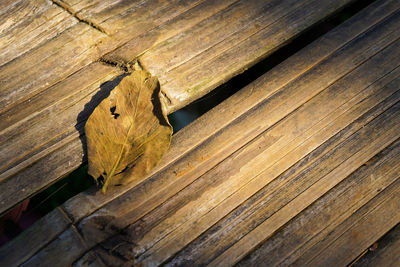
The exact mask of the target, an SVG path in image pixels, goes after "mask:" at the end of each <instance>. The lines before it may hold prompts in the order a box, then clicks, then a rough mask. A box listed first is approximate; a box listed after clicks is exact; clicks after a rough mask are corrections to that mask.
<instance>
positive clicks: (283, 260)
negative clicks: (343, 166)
mask: <svg viewBox="0 0 400 267" xmlns="http://www.w3.org/2000/svg"><path fill="white" fill-rule="evenodd" d="M399 151H400V150H399V141H397V142H396V143H395V144H393V145H391V146H389V147H388V148H387V149H385V150H384V151H383V152H381V153H379V154H378V155H377V156H375V157H374V158H373V159H372V160H371V162H369V163H368V165H364V166H362V167H361V168H360V169H359V170H357V171H356V172H355V173H353V174H352V175H350V176H349V177H348V178H346V180H344V181H343V182H342V183H340V184H339V185H338V186H336V187H335V188H334V189H332V190H331V191H330V192H329V193H328V194H326V195H324V196H323V197H322V198H321V199H319V200H317V201H316V202H315V203H314V204H312V205H310V206H309V207H308V208H307V209H306V210H305V211H304V212H302V213H300V214H299V215H298V216H297V217H296V218H294V219H293V220H292V221H290V222H289V223H288V224H287V225H285V226H284V227H283V228H282V229H280V230H279V231H278V232H277V233H275V234H274V235H273V236H272V237H271V238H269V239H267V240H266V241H265V243H264V244H262V245H261V246H260V247H259V248H258V249H257V250H255V251H254V252H252V253H251V254H250V255H249V256H248V257H247V258H245V259H244V260H243V261H241V262H240V264H239V266H248V265H255V264H260V263H263V264H270V265H278V264H281V265H289V264H294V265H295V266H302V264H305V261H306V260H310V259H312V256H313V255H317V254H318V253H319V252H320V251H321V250H320V249H318V250H317V251H315V250H313V248H312V246H313V245H315V244H318V242H321V240H324V238H327V237H329V236H330V235H331V234H332V231H334V230H333V229H335V228H336V227H337V226H338V225H340V224H341V223H343V222H344V221H346V220H351V219H349V217H354V218H357V217H359V211H357V214H354V212H355V211H356V210H358V209H360V207H362V208H361V209H364V207H363V206H364V205H370V204H369V202H375V200H376V196H377V195H380V194H383V195H385V194H386V191H387V190H386V188H388V187H389V188H390V187H392V185H391V184H393V183H396V180H397V181H398V180H399V170H398V167H395V168H394V169H393V166H398V165H399V164H398V161H399V157H398V153H399ZM388 169H392V170H391V171H388ZM397 183H398V182H397ZM383 190H386V191H384V192H382V191H383ZM389 191H390V190H389ZM389 195H390V194H389ZM386 196H387V195H386ZM378 198H379V197H378ZM288 236H290V238H288ZM329 239H330V237H329ZM331 240H333V239H331ZM304 252H306V254H303V253H304ZM327 253H331V254H335V253H336V252H335V251H331V250H327ZM298 257H300V260H299V261H297V262H293V261H294V260H296V259H297V258H298ZM348 263H350V262H347V263H345V264H348Z"/></svg>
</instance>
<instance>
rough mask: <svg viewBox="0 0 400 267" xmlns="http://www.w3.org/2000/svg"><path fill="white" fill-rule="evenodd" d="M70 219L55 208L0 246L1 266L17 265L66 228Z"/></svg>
mask: <svg viewBox="0 0 400 267" xmlns="http://www.w3.org/2000/svg"><path fill="white" fill-rule="evenodd" d="M70 223H71V222H70V220H69V219H68V218H67V217H66V216H65V215H64V213H63V212H60V210H59V209H55V210H54V211H52V212H50V213H49V214H48V215H47V216H45V217H43V218H41V219H40V220H39V221H38V222H37V223H35V224H34V225H33V226H32V227H30V228H28V229H27V230H26V231H24V235H23V236H18V237H17V238H16V239H14V240H12V241H10V242H9V243H7V244H5V245H4V246H2V247H1V248H0V259H1V260H0V262H1V265H2V266H18V265H19V264H21V263H23V262H24V261H26V260H28V259H29V258H30V257H32V256H33V255H34V254H35V253H36V252H38V251H39V250H40V249H41V248H43V247H44V246H45V245H47V244H48V243H49V242H50V241H52V240H53V239H54V238H56V237H57V236H58V235H60V234H61V233H62V232H63V231H64V230H66V229H67V227H68V225H69V224H70Z"/></svg>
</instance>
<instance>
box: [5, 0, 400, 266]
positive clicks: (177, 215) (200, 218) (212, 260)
mask: <svg viewBox="0 0 400 267" xmlns="http://www.w3.org/2000/svg"><path fill="white" fill-rule="evenodd" d="M147 2H149V3H150V2H151V1H144V2H143V3H147ZM93 3H94V6H98V7H99V8H100V6H101V4H100V2H93ZM119 3H120V4H121V6H119V5H116V6H115V8H116V10H119V12H121V10H120V9H119V8H125V6H124V4H126V5H127V6H129V3H128V2H124V1H122V2H119ZM141 3H142V2H141ZM202 3H203V5H205V2H202ZM223 3H224V4H227V7H226V8H223V7H222V6H221V12H218V13H216V14H215V15H213V16H210V17H205V18H204V20H202V21H200V22H198V23H197V24H196V25H202V26H201V27H205V28H204V29H212V27H211V26H207V25H209V24H208V23H211V22H212V21H213V20H214V19H215V18H213V17H214V16H227V17H229V18H230V20H233V18H235V16H236V15H237V14H240V12H239V13H237V14H236V13H235V8H234V7H236V6H237V7H238V8H239V7H240V8H243V10H246V8H247V7H245V6H241V3H242V2H240V1H238V2H235V3H232V4H228V3H227V2H223ZM251 3H253V2H251ZM266 3H267V2H266ZM268 3H273V1H270V2H268ZM282 3H286V4H288V2H285V1H284V2H282ZM337 3H338V5H339V6H342V5H344V2H340V3H339V2H337ZM68 4H69V5H71V6H74V7H75V8H77V6H79V5H80V4H82V7H81V8H82V9H85V8H86V9H87V12H89V11H90V8H89V7H88V6H86V1H82V2H80V1H72V0H71V1H70V2H69V3H68ZM224 4H221V5H224ZM253 4H254V5H258V4H261V5H262V3H256V2H254V3H253ZM296 4H298V6H296V9H293V10H291V9H290V8H289V6H288V8H287V9H285V10H284V11H282V12H288V13H285V14H286V15H284V16H283V17H284V18H285V19H287V20H288V21H291V25H292V23H293V25H303V26H304V25H307V23H308V22H305V21H306V20H307V19H306V18H304V19H300V13H299V11H298V10H302V9H301V8H305V9H304V10H306V7H308V8H311V7H313V8H312V10H318V7H317V2H316V1H312V0H310V1H304V2H298V3H297V2H296ZM320 4H321V9H320V10H319V11H318V12H325V11H326V10H335V9H337V8H339V6H331V5H332V3H331V2H329V3H328V1H327V2H320ZM201 5H202V4H199V5H196V7H197V8H199V7H200V6H201ZM129 7H131V8H132V9H135V8H140V5H139V6H138V7H133V6H129ZM274 8H277V9H276V12H277V14H280V13H279V12H281V11H279V7H278V6H274ZM267 9H268V8H267ZM398 9H399V3H398V2H397V1H376V2H374V3H373V4H372V5H371V6H370V7H368V8H367V9H365V10H363V11H362V12H360V13H359V14H357V15H356V16H354V17H353V18H351V19H350V20H348V21H346V22H345V23H344V24H342V25H340V26H339V27H337V28H335V29H334V30H333V31H331V32H329V33H328V34H326V35H324V36H323V37H321V38H319V39H318V40H317V41H315V42H314V43H312V44H311V45H309V46H308V47H306V48H304V49H302V50H301V51H299V52H298V53H297V54H296V55H294V56H292V57H291V58H289V59H288V60H286V61H285V62H283V63H282V64H280V65H279V66H277V67H276V68H274V69H273V70H271V71H270V72H268V73H266V74H265V75H263V76H262V77H260V78H259V79H257V80H256V81H255V82H253V83H251V84H250V85H248V86H246V87H245V88H243V89H242V90H240V91H239V92H238V93H237V94H235V95H234V96H232V97H231V98H229V99H227V100H226V101H224V102H223V103H222V104H220V105H219V106H217V107H216V108H214V109H213V110H211V111H210V112H208V113H207V114H205V115H204V116H202V117H201V118H199V119H198V120H196V121H195V122H194V123H192V124H191V125H189V126H188V127H186V128H185V129H183V130H182V131H181V132H179V133H178V134H177V135H176V136H174V137H173V140H172V145H171V150H170V151H169V152H168V153H167V156H166V157H165V158H164V159H163V160H162V162H161V164H160V165H159V166H158V167H157V168H156V169H155V170H153V171H152V173H151V174H150V175H148V176H147V177H145V178H144V179H142V180H140V181H136V182H135V183H133V184H132V185H131V186H130V187H127V188H123V189H120V190H118V189H117V190H114V191H113V190H111V192H110V193H111V194H110V195H107V196H103V195H100V194H95V193H94V192H93V191H90V190H89V191H87V192H84V193H82V194H80V195H78V196H77V197H75V198H73V199H71V200H69V201H68V202H67V203H65V204H64V205H63V206H62V209H63V211H65V213H66V214H67V215H68V217H69V218H71V220H72V222H71V223H72V225H70V224H68V226H67V228H66V230H65V231H64V232H63V233H61V234H59V235H58V237H57V238H56V239H53V240H47V241H46V242H45V244H43V243H41V248H40V249H38V250H37V251H35V254H34V255H32V256H31V257H30V258H29V259H27V261H26V262H25V263H26V264H27V265H30V264H35V263H38V262H40V261H42V260H45V261H46V263H48V264H52V263H54V262H55V260H56V258H57V257H56V255H59V254H61V253H66V252H65V247H66V246H70V245H73V246H74V249H73V250H72V251H71V252H70V253H67V256H66V257H65V259H63V262H61V264H65V265H70V264H74V266H86V265H92V266H101V265H106V266H109V265H119V264H128V265H129V264H133V263H134V264H142V265H145V266H147V265H152V266H158V265H163V264H166V265H169V266H172V265H174V266H175V265H207V264H209V265H232V264H235V263H238V264H239V265H249V264H264V263H269V264H271V265H274V264H283V265H286V264H292V263H294V264H299V265H304V264H306V263H315V264H317V265H318V264H327V263H332V262H339V263H340V264H341V265H346V264H348V263H350V262H352V261H353V260H354V259H355V258H356V257H357V256H358V255H359V254H360V253H362V252H363V251H364V250H365V249H366V248H368V247H369V246H370V245H371V243H373V242H374V241H375V240H376V239H378V238H379V237H380V236H381V235H383V234H384V233H386V232H387V231H388V230H389V229H390V228H392V227H393V226H394V225H396V224H397V223H398V222H399V221H400V218H399V217H398V216H397V215H390V214H394V211H395V210H396V209H398V203H399V201H398V194H397V192H398V188H399V181H400V180H399V179H400V176H399V171H400V169H399V167H398V166H400V164H399V159H400V157H399V153H400V149H399V148H400V143H399V142H400V141H399V140H400V139H399V138H400V91H399V86H400V65H399V62H400V60H399V59H400V41H399V37H400V30H399V27H398V25H399V23H400V20H399V11H398ZM272 10H273V9H272ZM323 10H325V11H323ZM85 12H86V11H85ZM157 12H158V11H156V13H157ZM242 12H243V11H242ZM252 12H254V13H251V14H253V15H255V14H258V13H257V12H258V11H257V10H254V11H252ZM318 12H317V13H318ZM329 12H330V11H329ZM189 13H190V12H189ZM317 13H315V16H316V17H318V14H317ZM82 14H83V13H82ZM93 14H95V13H93ZM105 14H106V13H104V14H101V12H100V13H98V14H95V15H94V16H93V17H91V19H93V21H95V23H100V24H101V23H103V21H101V20H103V18H102V17H101V16H103V15H105ZM235 14H236V15H235ZM263 14H264V13H262V14H259V15H260V16H258V18H259V19H262V18H263ZM271 14H272V13H271ZM121 16H123V15H121ZM313 16H314V15H312V14H310V17H313ZM278 17H279V18H276V19H277V20H276V21H280V20H279V19H280V16H278ZM316 17H314V18H316ZM107 19H109V18H105V21H107ZM111 19H113V18H111ZM240 19H243V20H239V21H238V22H237V24H234V25H236V26H234V27H233V29H236V30H235V31H237V32H238V34H239V35H238V38H239V36H240V34H242V33H244V32H246V29H251V25H252V20H251V18H250V16H249V17H246V16H243V18H242V17H240ZM247 20H248V21H247ZM266 21H268V19H266ZM174 23H175V22H174ZM302 23H305V24H302ZM101 25H102V26H104V28H105V29H106V30H107V29H108V28H107V27H106V26H105V25H106V24H101ZM169 25H173V23H172V24H169ZM176 25H178V24H176ZM196 25H194V26H193V27H192V28H193V31H194V32H196V29H197V28H196V27H200V26H196ZM269 25H270V26H271V25H274V22H271V24H269ZM247 26H249V28H246V27H247ZM270 26H268V27H270ZM201 27H200V28H201ZM207 27H209V28H207ZM235 27H236V28H235ZM268 27H266V28H265V27H262V29H260V31H252V30H251V31H250V30H249V32H252V33H253V34H252V35H251V36H252V37H251V38H253V36H258V37H257V38H261V39H254V40H262V36H269V35H268V34H266V35H263V34H261V32H263V29H267V28H268ZM271 27H272V26H271ZM305 27H307V26H305ZM109 29H111V28H109ZM171 29H174V28H173V26H171ZM268 29H269V30H267V31H266V32H268V31H270V30H271V28H268ZM215 30H216V31H218V26H216V27H215ZM276 30H277V31H278V32H280V31H282V27H281V28H280V29H278V28H277V29H276ZM155 31H157V27H156V28H155ZM183 31H185V32H186V31H188V34H190V31H189V30H186V29H185V30H183ZM289 32H290V30H289ZM294 32H295V31H293V32H292V33H291V34H294V35H295V33H294ZM198 33H199V34H197V35H192V36H193V38H194V37H198V38H199V40H202V39H201V38H204V40H205V42H204V44H203V43H202V44H199V46H198V48H196V47H194V48H193V49H194V50H193V51H192V52H193V54H191V53H192V52H191V53H187V54H186V53H182V55H181V56H182V60H180V61H179V60H178V61H173V60H169V61H168V62H167V61H166V62H165V63H163V64H165V68H167V69H170V71H174V70H175V69H178V68H179V67H180V66H181V65H182V66H183V65H184V64H186V62H190V61H192V60H196V58H197V57H198V56H199V57H200V58H201V57H202V56H203V55H204V58H205V59H206V58H207V53H208V51H210V49H214V47H218V44H219V43H220V42H224V40H225V39H222V40H219V41H217V43H214V41H213V40H208V38H209V37H207V36H209V35H207V33H206V32H204V35H201V34H200V32H198ZM258 33H260V35H258ZM232 34H233V35H231V36H234V35H235V33H232ZM211 35H212V34H211ZM278 36H279V34H278ZM242 37H245V36H242ZM242 37H240V38H242ZM168 38H169V37H168ZM180 38H182V40H185V38H186V37H185V35H182V36H180V35H178V38H177V40H178V39H180ZM217 38H219V37H217ZM251 38H250V39H251ZM172 39H173V38H172ZM172 39H171V40H170V41H171V42H170V43H169V42H168V41H165V42H164V41H162V42H160V43H158V44H155V46H153V47H151V48H150V49H148V50H146V49H145V51H144V53H143V54H142V58H143V59H144V58H145V57H146V56H147V55H148V59H149V61H147V63H145V64H144V65H145V66H146V64H148V62H150V61H151V60H150V59H151V57H152V56H151V51H153V49H154V51H155V50H156V49H162V47H164V46H166V47H168V46H169V45H170V46H171V49H177V48H178V47H181V48H180V49H182V50H184V51H186V50H188V49H189V50H190V49H191V48H190V47H186V46H185V44H184V43H181V44H180V43H179V42H178V43H174V40H175V39H173V40H172ZM211 39H212V38H211ZM228 39H229V37H228ZM231 40H233V39H231ZM244 40H247V39H246V38H245V39H244ZM207 42H208V43H207ZM128 43H129V42H128ZM128 43H127V47H128ZM239 43H241V42H239ZM256 43H257V42H256ZM260 43H262V42H260ZM260 43H258V44H260ZM254 45H255V44H254ZM122 47H123V46H122ZM174 47H176V48H174ZM235 47H236V46H235ZM196 49H198V50H196ZM229 49H230V48H228V50H229ZM116 51H117V50H116ZM120 51H122V50H120ZM166 51H167V52H165V53H160V54H163V55H165V56H166V58H168V57H170V59H173V58H174V57H173V56H172V54H169V53H170V50H168V49H167V50H166ZM196 51H197V52H196ZM237 51H239V50H237ZM147 53H148V54H147ZM128 54H129V53H128ZM128 54H125V55H124V56H130V55H128ZM222 54H223V53H222ZM239 54H240V53H239ZM239 54H238V55H239ZM110 55H111V54H110ZM115 55H117V54H115ZM192 55H194V56H193V57H192ZM216 55H219V54H218V53H216ZM121 58H122V59H123V56H121ZM154 58H155V57H154ZM160 58H161V56H160ZM153 60H154V59H153ZM212 60H213V59H212V58H211V59H210V61H207V62H213V61H212ZM143 62H146V60H143ZM180 62H182V64H181V63H180ZM193 62H194V61H193ZM99 64H100V63H99ZM213 64H214V63H213ZM204 65H205V64H204ZM90 66H92V67H93V68H99V67H96V66H95V65H90ZM102 66H103V65H102ZM202 66H203V65H202ZM216 66H217V65H216ZM100 69H101V68H100ZM111 69H112V68H111ZM199 70H204V67H199ZM190 71H191V70H190V69H188V72H187V73H190ZM187 73H186V72H184V71H182V77H185V75H187ZM81 74H85V72H82V73H81ZM119 74H122V73H119ZM107 75H110V76H114V75H118V73H113V72H111V70H109V69H108V68H104V74H103V77H108V76H107ZM78 77H79V76H78ZM165 77H167V76H165ZM196 77H197V76H196ZM104 79H105V80H107V78H104ZM176 80H178V79H176ZM92 84H93V83H89V85H88V86H89V87H90V86H91V85H92ZM97 86H99V85H98V84H97V85H96V84H94V85H93V88H96V87H97ZM89 91H90V92H92V90H89ZM90 94H91V93H88V92H86V94H84V95H90ZM71 95H72V94H71ZM69 96H70V95H69V94H67V95H65V96H64V97H65V99H68V97H69ZM72 99H81V98H79V97H78V96H77V97H76V98H72ZM60 103H62V101H60ZM82 103H84V101H82ZM60 105H61V104H60ZM72 106H73V105H72ZM44 107H45V106H44ZM20 121H21V124H22V123H24V121H25V120H24V118H23V117H21V119H20ZM40 121H41V120H40V119H39V121H38V123H40ZM82 121H83V122H84V119H83V120H82ZM210 122H212V123H210ZM67 124H68V123H67V122H66V123H65V125H67ZM78 125H79V123H78ZM10 129H11V128H10ZM66 136H67V137H66V138H64V137H61V139H62V140H68V142H65V143H64V145H65V147H67V149H68V150H67V151H79V149H81V144H80V143H77V142H75V140H77V138H78V137H79V134H77V133H76V129H71V131H70V132H67V133H66ZM58 143H59V142H55V143H53V144H52V145H54V149H55V150H54V151H55V152H56V153H63V151H65V150H64V149H61V148H59V147H57V144H58ZM49 149H50V148H49ZM43 151H46V150H43ZM47 151H49V150H47ZM10 153H11V152H10ZM43 153H44V154H43V159H44V158H46V157H48V158H46V159H45V160H44V162H46V161H47V160H50V159H51V157H52V156H53V155H54V153H48V154H45V152H43ZM73 157H74V156H73V155H72V156H71V158H69V160H70V161H72V160H77V161H78V160H82V159H81V158H79V157H76V158H73ZM56 160H57V157H55V158H54V161H53V162H56ZM74 164H75V163H73V164H72V165H74ZM31 166H32V169H34V165H31ZM62 166H65V165H61V167H62ZM36 167H38V166H36ZM24 170H25V169H21V170H20V172H23V171H24ZM48 171H49V173H50V172H51V170H48ZM38 172H39V171H38ZM10 177H11V176H10ZM21 177H23V176H21ZM11 180H12V179H4V180H3V183H4V184H6V183H7V182H8V181H11ZM19 183H23V181H22V179H21V181H19ZM37 183H40V181H38V182H37ZM11 185H12V183H10V184H9V186H10V187H11ZM38 186H39V185H38ZM7 197H8V198H12V196H11V195H9V196H7ZM14 201H15V200H14ZM385 207H387V208H385ZM389 217H390V218H389ZM382 218H389V219H387V220H386V221H384V222H382ZM48 227H51V226H50V225H48ZM371 227H372V228H371ZM355 233H359V235H358V237H359V238H357V239H354V238H353V237H354V235H355ZM23 238H24V236H22V237H21V239H23ZM350 244H351V245H350ZM343 248H347V249H343ZM338 259H339V260H338Z"/></svg>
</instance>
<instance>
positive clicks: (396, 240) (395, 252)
mask: <svg viewBox="0 0 400 267" xmlns="http://www.w3.org/2000/svg"><path fill="white" fill-rule="evenodd" d="M374 244H375V243H374ZM376 244H377V247H375V246H374V245H372V246H371V248H370V249H368V252H367V254H365V255H364V256H362V258H361V259H359V260H358V261H356V262H355V263H354V266H396V265H399V263H400V224H398V225H396V226H395V227H394V228H393V229H391V230H390V231H389V232H388V233H386V234H385V235H384V236H383V237H382V238H380V239H379V240H378V241H377V242H376Z"/></svg>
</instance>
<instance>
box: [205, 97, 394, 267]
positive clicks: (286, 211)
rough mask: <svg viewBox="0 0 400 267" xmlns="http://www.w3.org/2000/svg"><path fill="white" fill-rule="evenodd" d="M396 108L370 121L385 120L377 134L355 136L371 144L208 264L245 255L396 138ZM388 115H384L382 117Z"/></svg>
mask: <svg viewBox="0 0 400 267" xmlns="http://www.w3.org/2000/svg"><path fill="white" fill-rule="evenodd" d="M399 110H400V104H398V105H395V106H394V107H393V108H391V109H389V110H388V111H387V112H385V113H386V114H387V113H389V114H390V113H391V112H392V114H391V115H389V114H387V115H389V117H387V118H385V119H383V118H382V119H379V120H378V119H376V120H375V123H376V124H377V125H373V124H374V123H373V122H372V125H371V126H370V127H373V128H372V131H373V130H375V129H376V128H375V127H380V126H381V123H384V124H386V125H385V126H384V127H382V128H381V129H385V130H384V131H382V132H381V135H380V136H369V135H361V136H359V137H358V138H362V137H364V138H365V139H367V141H369V142H370V144H368V145H366V146H364V147H362V149H361V150H359V151H358V152H357V153H355V154H354V155H353V156H351V157H350V158H348V159H347V160H346V161H345V162H343V163H342V164H341V165H340V167H338V168H336V169H335V171H332V172H330V173H329V174H328V175H326V176H325V177H323V178H322V179H320V180H319V181H318V182H316V183H315V184H313V185H312V186H311V187H310V188H309V189H307V190H306V191H304V192H302V193H301V194H300V195H299V196H297V197H296V198H295V199H294V200H293V201H291V202H290V203H289V204H288V205H286V206H285V207H283V208H282V209H280V210H279V211H277V212H276V213H275V214H274V215H273V216H271V217H270V218H269V219H268V220H266V221H265V222H263V223H262V224H260V225H259V226H257V227H256V228H255V229H254V230H252V231H251V232H250V233H249V234H247V235H246V236H244V237H243V238H242V239H240V240H239V241H238V242H236V243H235V244H234V245H233V246H231V247H230V248H229V249H227V250H226V251H224V252H223V253H222V254H221V255H220V256H218V257H217V258H216V259H214V260H213V261H212V262H211V263H210V264H211V265H224V266H228V265H231V264H233V263H236V262H238V261H239V260H241V259H242V258H243V257H244V256H246V255H247V254H248V253H249V251H252V250H253V249H255V248H256V247H257V246H259V245H260V244H262V243H263V242H264V241H265V240H266V239H267V238H269V237H270V236H271V235H272V234H273V233H274V232H275V231H276V230H278V229H279V228H281V227H282V226H283V225H285V224H286V223H287V222H288V221H289V220H291V219H292V218H294V217H295V216H296V215H297V214H298V213H300V212H301V211H302V210H304V209H305V208H307V206H308V205H310V204H312V203H313V202H314V201H315V200H317V199H318V198H319V197H321V196H322V195H324V194H325V193H326V192H328V191H329V190H330V189H332V188H333V187H334V186H336V185H337V184H338V183H340V182H341V181H343V180H344V179H345V178H346V177H347V176H348V175H350V174H351V173H352V172H353V171H355V170H356V169H357V168H358V167H359V166H361V165H362V164H363V163H364V162H366V161H368V160H369V159H370V158H371V157H373V156H374V155H376V154H377V153H378V152H379V151H380V150H382V149H383V148H385V147H386V146H387V145H389V144H390V143H392V142H393V141H394V140H396V139H397V138H398V137H399V134H398V133H399V129H398V128H397V127H396V128H395V129H393V128H391V127H393V126H394V125H392V124H391V123H390V121H391V120H392V119H393V118H394V117H396V116H398V112H399ZM385 113H384V114H385ZM387 115H383V116H384V117H385V116H387ZM384 121H385V122H384ZM396 123H397V124H398V123H399V122H398V121H396ZM382 126H383V125H382ZM386 127H388V128H386ZM368 128H369V127H368ZM389 129H391V130H393V131H392V132H389V131H388V130H389ZM362 132H363V130H362V131H361V134H363V133H362ZM371 140H373V141H371Z"/></svg>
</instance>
